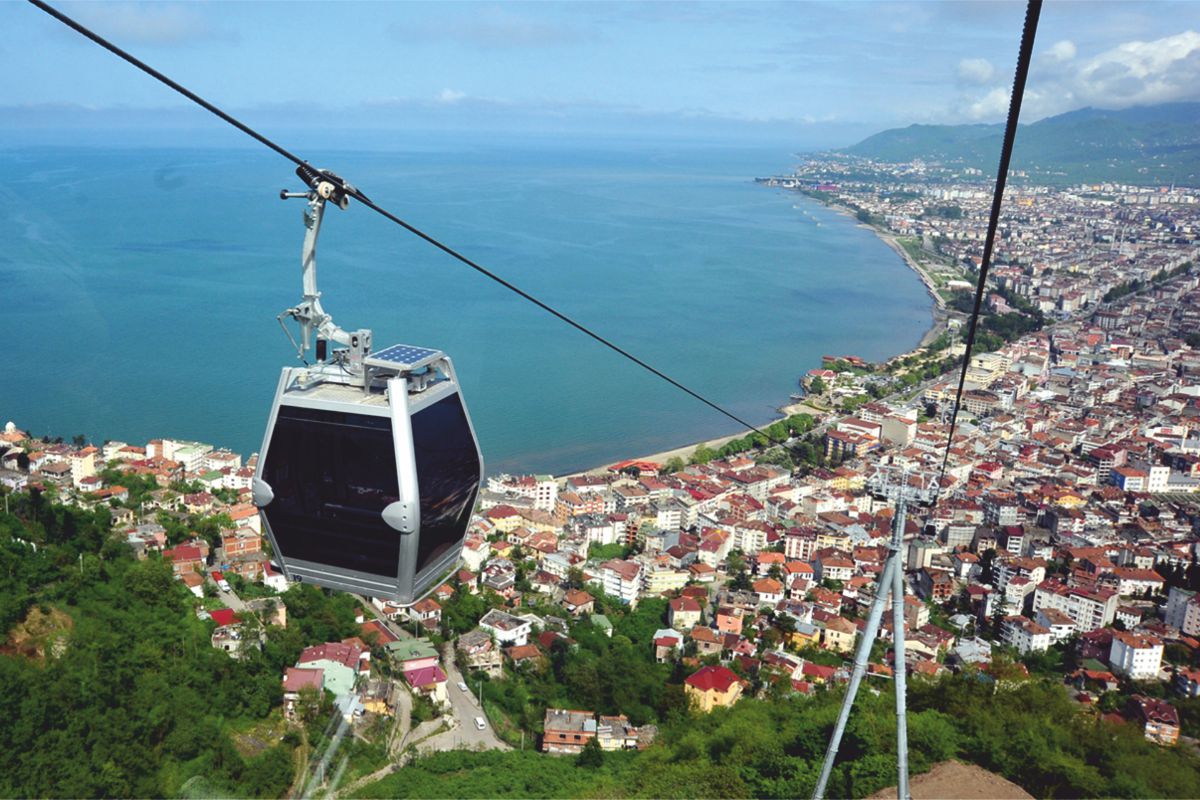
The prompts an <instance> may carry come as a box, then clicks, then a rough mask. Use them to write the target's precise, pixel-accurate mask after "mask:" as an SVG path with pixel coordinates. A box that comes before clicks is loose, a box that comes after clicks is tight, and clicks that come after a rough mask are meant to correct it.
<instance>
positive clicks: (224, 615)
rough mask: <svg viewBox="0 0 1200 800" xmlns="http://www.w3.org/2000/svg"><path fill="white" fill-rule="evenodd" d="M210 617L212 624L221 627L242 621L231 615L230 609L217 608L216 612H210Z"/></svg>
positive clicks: (231, 610) (235, 615)
mask: <svg viewBox="0 0 1200 800" xmlns="http://www.w3.org/2000/svg"><path fill="white" fill-rule="evenodd" d="M211 616H212V618H213V622H215V623H217V624H218V625H222V626H224V625H233V624H235V623H238V622H241V621H242V620H241V617H239V616H238V615H237V614H235V613H233V609H232V608H218V609H217V610H216V611H213V612H212V614H211Z"/></svg>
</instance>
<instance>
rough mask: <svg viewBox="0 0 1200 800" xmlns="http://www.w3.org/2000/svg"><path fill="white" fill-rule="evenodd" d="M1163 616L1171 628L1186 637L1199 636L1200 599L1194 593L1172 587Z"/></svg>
mask: <svg viewBox="0 0 1200 800" xmlns="http://www.w3.org/2000/svg"><path fill="white" fill-rule="evenodd" d="M1164 615H1165V617H1166V621H1167V624H1168V625H1170V626H1171V627H1172V628H1178V629H1179V630H1180V631H1181V632H1182V633H1185V634H1187V635H1188V636H1196V635H1197V634H1200V597H1197V595H1196V593H1195V592H1192V591H1188V590H1187V589H1181V588H1179V587H1178V586H1172V587H1171V593H1170V594H1169V595H1167V607H1166V609H1165V611H1164Z"/></svg>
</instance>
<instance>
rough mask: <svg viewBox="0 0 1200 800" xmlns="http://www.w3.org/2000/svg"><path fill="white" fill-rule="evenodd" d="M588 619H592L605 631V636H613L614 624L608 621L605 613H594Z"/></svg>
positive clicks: (594, 623) (593, 622)
mask: <svg viewBox="0 0 1200 800" xmlns="http://www.w3.org/2000/svg"><path fill="white" fill-rule="evenodd" d="M588 619H590V620H591V621H592V624H593V625H595V626H596V627H597V628H599V629H600V630H602V631H604V635H605V636H612V632H613V626H612V623H611V622H609V621H608V617H606V616H604V615H603V614H592V615H591V616H590V617H588Z"/></svg>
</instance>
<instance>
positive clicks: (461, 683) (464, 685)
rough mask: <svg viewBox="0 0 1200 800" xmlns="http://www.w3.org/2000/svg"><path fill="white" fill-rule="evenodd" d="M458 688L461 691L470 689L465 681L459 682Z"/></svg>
mask: <svg viewBox="0 0 1200 800" xmlns="http://www.w3.org/2000/svg"><path fill="white" fill-rule="evenodd" d="M458 690H459V691H460V692H469V691H470V689H468V688H467V684H466V683H465V682H464V681H459V682H458Z"/></svg>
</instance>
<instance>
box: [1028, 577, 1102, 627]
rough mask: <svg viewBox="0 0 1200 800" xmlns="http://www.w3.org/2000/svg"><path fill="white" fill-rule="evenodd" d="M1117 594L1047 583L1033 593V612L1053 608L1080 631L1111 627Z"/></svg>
mask: <svg viewBox="0 0 1200 800" xmlns="http://www.w3.org/2000/svg"><path fill="white" fill-rule="evenodd" d="M1118 599H1119V598H1118V596H1117V593H1116V592H1114V591H1110V590H1108V589H1096V590H1094V591H1093V590H1088V589H1084V588H1082V587H1078V586H1066V585H1065V584H1063V583H1061V582H1059V581H1054V580H1047V581H1043V582H1042V583H1041V584H1039V585H1038V587H1037V591H1035V592H1034V593H1033V610H1034V611H1035V612H1037V611H1040V610H1042V609H1043V608H1053V609H1055V610H1057V611H1061V612H1063V613H1064V614H1066V615H1067V616H1068V617H1070V618H1071V621H1072V622H1074V623H1075V626H1076V627H1077V628H1078V629H1079V630H1080V631H1081V632H1085V633H1086V632H1087V631H1094V630H1096V629H1097V628H1103V627H1105V626H1107V625H1111V624H1112V621H1113V618H1114V617H1115V616H1116V614H1117V601H1118Z"/></svg>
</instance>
